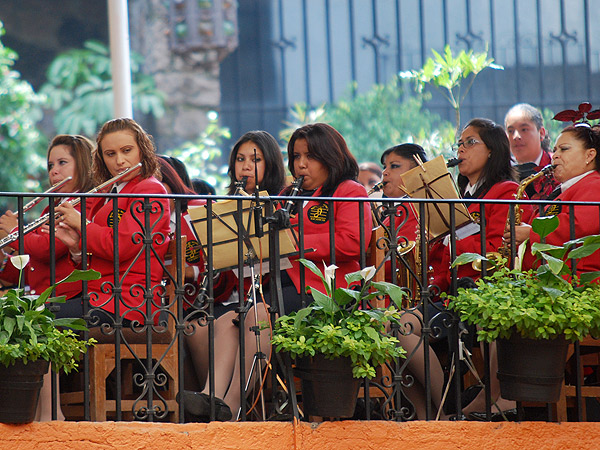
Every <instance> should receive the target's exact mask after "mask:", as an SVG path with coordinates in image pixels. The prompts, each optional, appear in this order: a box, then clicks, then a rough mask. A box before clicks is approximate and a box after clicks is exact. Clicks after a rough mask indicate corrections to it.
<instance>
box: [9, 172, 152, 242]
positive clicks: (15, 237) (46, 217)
mask: <svg viewBox="0 0 600 450" xmlns="http://www.w3.org/2000/svg"><path fill="white" fill-rule="evenodd" d="M140 167H142V163H141V162H140V163H138V164H136V165H135V166H133V167H130V168H129V169H127V170H125V171H123V172H121V173H120V174H118V175H115V176H114V177H112V178H111V179H110V180H107V181H105V182H104V183H102V184H100V185H98V186H96V187H95V188H94V189H92V190H90V191H88V192H86V194H95V193H96V192H98V191H101V190H102V189H104V188H106V187H107V186H111V185H112V184H114V183H116V182H118V181H120V180H122V179H123V178H125V177H126V176H127V175H129V174H130V173H132V172H134V171H136V170H138V169H139V168H140ZM80 202H81V197H78V198H76V199H73V200H72V201H70V202H69V203H71V205H73V206H77V205H78V204H79V203H80ZM54 217H55V218H57V217H58V214H55V215H54ZM49 220H50V213H46V214H44V215H43V216H41V217H40V218H39V219H37V220H34V221H33V222H31V223H30V224H28V225H27V226H25V227H24V228H23V235H25V234H27V233H29V232H31V231H33V230H36V229H38V228H39V227H41V226H42V225H44V224H45V223H47V222H48V221H49ZM18 239H19V231H18V230H17V231H14V232H12V233H10V234H9V235H7V236H6V237H5V238H3V239H0V249H2V248H4V247H6V246H7V245H9V244H12V243H13V242H15V241H17V240H18Z"/></svg>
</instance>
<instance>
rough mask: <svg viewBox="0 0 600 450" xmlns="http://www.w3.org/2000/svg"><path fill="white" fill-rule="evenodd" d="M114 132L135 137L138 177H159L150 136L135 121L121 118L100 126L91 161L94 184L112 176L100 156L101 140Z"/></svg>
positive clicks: (102, 156)
mask: <svg viewBox="0 0 600 450" xmlns="http://www.w3.org/2000/svg"><path fill="white" fill-rule="evenodd" d="M116 131H131V133H132V134H133V136H134V137H135V141H136V143H137V145H138V147H139V149H140V160H141V162H142V169H141V171H140V176H141V177H142V178H149V177H151V176H157V177H160V173H159V167H158V157H157V156H156V149H155V147H154V142H153V140H152V136H150V135H149V134H148V133H146V132H145V131H144V129H143V128H142V127H141V126H140V125H139V124H138V123H137V122H136V121H135V120H133V119H129V118H121V119H112V120H109V121H108V122H106V123H105V124H104V125H102V128H101V129H100V131H99V132H98V136H97V137H96V144H97V147H96V150H95V151H94V154H93V161H92V173H93V175H94V179H95V181H96V183H98V184H100V183H102V182H104V181H106V180H110V179H111V178H112V175H111V173H110V172H109V170H108V168H107V167H106V163H105V162H104V155H103V154H102V139H104V137H105V136H106V135H107V134H110V133H114V132H116Z"/></svg>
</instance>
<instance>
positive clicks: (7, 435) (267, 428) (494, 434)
mask: <svg viewBox="0 0 600 450" xmlns="http://www.w3.org/2000/svg"><path fill="white" fill-rule="evenodd" d="M121 448H127V449H131V450H134V449H156V448H160V449H162V448H164V449H167V448H168V449H177V450H179V449H195V450H196V449H231V450H233V449H244V450H252V449H257V450H259V449H260V450H264V449H270V450H278V449H290V450H295V449H301V450H328V449H377V450H385V449H398V448H404V449H409V448H415V449H422V450H427V449H435V450H439V449H444V450H448V449H471V448H473V449H486V450H487V449H502V450H504V449H519V450H524V449H536V450H538V449H539V450H541V449H557V450H558V449H560V450H562V449H597V448H600V423H598V424H596V423H562V424H556V423H546V422H524V423H483V422H482V423H477V422H411V423H386V422H351V421H347V422H325V423H321V424H309V423H298V424H293V423H289V422H285V423H281V422H279V423H276V422H272V423H271V422H261V423H257V422H248V423H216V422H215V423H211V424H183V425H175V424H142V423H131V422H120V423H115V422H102V423H92V422H52V423H33V424H28V425H2V424H0V449H19V450H20V449H35V450H40V449H44V450H53V449H61V450H66V449H85V450H101V449H121Z"/></svg>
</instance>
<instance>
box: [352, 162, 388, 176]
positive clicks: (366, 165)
mask: <svg viewBox="0 0 600 450" xmlns="http://www.w3.org/2000/svg"><path fill="white" fill-rule="evenodd" d="M358 171H359V172H361V171H366V172H371V173H372V174H373V175H377V176H378V177H379V178H381V176H382V175H383V170H381V167H380V166H378V165H377V164H375V163H374V162H362V163H360V164H359V165H358Z"/></svg>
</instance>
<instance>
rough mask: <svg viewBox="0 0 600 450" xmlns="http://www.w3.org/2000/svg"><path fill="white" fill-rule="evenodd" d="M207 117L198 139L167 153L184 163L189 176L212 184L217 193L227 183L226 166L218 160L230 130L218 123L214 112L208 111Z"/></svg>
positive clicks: (229, 135) (223, 188)
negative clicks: (205, 124) (206, 122)
mask: <svg viewBox="0 0 600 450" xmlns="http://www.w3.org/2000/svg"><path fill="white" fill-rule="evenodd" d="M207 117H208V125H207V126H206V128H205V129H204V131H203V132H202V133H200V136H198V139H196V140H195V141H188V142H185V143H184V144H182V145H181V146H179V147H177V148H174V149H172V150H169V153H170V154H171V155H173V156H175V157H177V158H180V159H181V160H182V161H183V162H184V163H185V165H186V167H187V169H188V172H189V175H190V177H191V178H197V177H200V178H202V179H203V180H205V181H207V182H208V183H210V184H211V185H213V186H214V187H215V189H216V191H217V194H218V193H219V191H221V192H224V191H225V188H226V186H227V185H228V184H229V177H228V176H227V166H226V165H219V164H218V161H219V160H220V158H221V155H222V150H221V146H222V145H223V141H224V140H225V139H229V138H231V132H230V131H229V128H225V127H222V126H220V125H219V116H218V114H217V113H216V112H214V111H211V112H209V113H208V114H207Z"/></svg>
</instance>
